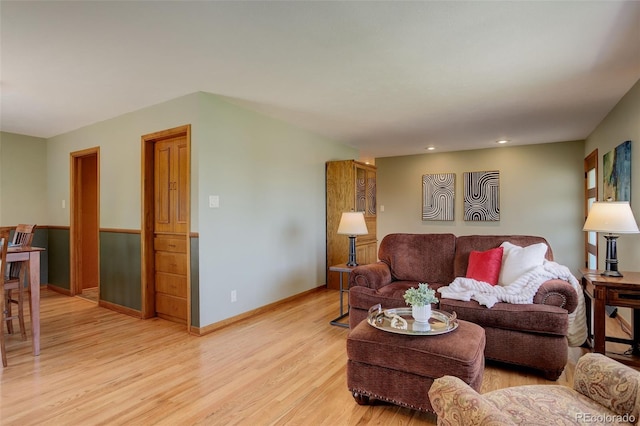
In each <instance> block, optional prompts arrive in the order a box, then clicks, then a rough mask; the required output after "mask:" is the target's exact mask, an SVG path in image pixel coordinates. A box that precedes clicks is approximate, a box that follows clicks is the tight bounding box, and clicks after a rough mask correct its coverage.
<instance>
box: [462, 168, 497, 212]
mask: <svg viewBox="0 0 640 426" xmlns="http://www.w3.org/2000/svg"><path fill="white" fill-rule="evenodd" d="M464 220H467V221H484V222H489V221H498V220H500V172H499V171H488V172H465V173H464Z"/></svg>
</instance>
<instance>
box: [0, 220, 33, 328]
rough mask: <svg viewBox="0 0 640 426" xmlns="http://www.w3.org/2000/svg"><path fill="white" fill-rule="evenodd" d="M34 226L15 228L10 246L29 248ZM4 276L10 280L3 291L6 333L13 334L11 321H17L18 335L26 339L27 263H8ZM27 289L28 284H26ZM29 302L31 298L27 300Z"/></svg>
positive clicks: (23, 225) (21, 225)
mask: <svg viewBox="0 0 640 426" xmlns="http://www.w3.org/2000/svg"><path fill="white" fill-rule="evenodd" d="M35 229H36V225H25V224H20V225H18V226H17V227H16V230H15V232H14V234H13V240H12V242H11V245H12V246H20V247H30V246H31V242H32V241H33V232H34V230H35ZM5 276H7V277H8V278H10V279H11V281H10V282H8V283H6V284H5V288H4V291H3V292H2V293H1V294H4V310H5V311H6V321H5V322H6V324H7V332H8V333H9V334H13V320H14V319H17V320H18V323H19V325H20V334H21V335H22V337H23V339H26V337H27V335H26V331H25V328H24V299H25V285H24V277H28V276H29V262H10V263H8V264H7V271H6V272H5ZM27 288H28V284H27ZM28 299H29V302H31V298H28ZM12 305H17V307H18V314H17V315H13V313H12ZM29 306H31V305H29Z"/></svg>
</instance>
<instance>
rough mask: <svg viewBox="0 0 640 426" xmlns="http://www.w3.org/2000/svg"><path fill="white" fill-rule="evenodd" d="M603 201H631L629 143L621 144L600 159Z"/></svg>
mask: <svg viewBox="0 0 640 426" xmlns="http://www.w3.org/2000/svg"><path fill="white" fill-rule="evenodd" d="M602 168H603V169H604V172H603V173H602V175H603V179H604V185H603V187H604V188H603V200H608V199H609V198H611V200H612V201H629V202H630V201H631V141H626V142H622V143H621V144H620V145H618V146H617V147H615V149H613V150H611V151H609V152H607V153H606V154H604V156H603V157H602Z"/></svg>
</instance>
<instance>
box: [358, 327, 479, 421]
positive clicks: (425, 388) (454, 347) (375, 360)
mask: <svg viewBox="0 0 640 426" xmlns="http://www.w3.org/2000/svg"><path fill="white" fill-rule="evenodd" d="M458 324H459V325H458V328H456V329H455V330H453V331H451V332H450V333H446V334H440V335H436V336H409V335H404V334H395V333H390V332H387V331H383V330H378V329H376V328H374V327H372V326H371V325H369V324H368V323H367V321H366V320H364V321H362V322H360V324H358V325H357V326H356V327H355V328H354V329H353V330H351V332H350V333H349V336H348V337H347V356H348V358H349V359H348V361H347V386H348V387H349V390H350V391H351V392H352V393H353V397H354V398H355V400H356V401H357V402H358V404H363V405H364V404H368V403H369V402H370V400H371V399H376V400H380V401H387V402H391V403H393V404H396V405H401V406H404V407H409V408H412V409H415V410H420V411H431V412H433V409H432V408H431V402H430V401H429V394H428V392H429V388H431V384H432V383H433V381H434V379H437V378H438V377H442V376H445V375H450V376H456V377H459V378H460V379H462V380H463V381H464V382H466V383H468V384H469V385H470V386H471V387H472V388H474V389H475V390H476V391H480V386H481V384H482V374H483V372H484V345H485V335H484V329H483V328H482V327H480V326H479V325H476V324H473V323H471V322H466V321H461V320H458Z"/></svg>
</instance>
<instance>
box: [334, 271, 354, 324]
mask: <svg viewBox="0 0 640 426" xmlns="http://www.w3.org/2000/svg"><path fill="white" fill-rule="evenodd" d="M353 268H355V266H347V264H346V263H342V264H340V265H333V266H330V267H329V271H333V272H338V273H339V274H340V315H339V316H338V317H336V318H334V319H332V320H331V321H330V324H331V325H336V326H338V327H346V328H349V324H346V323H344V322H341V321H340V320H342V319H343V318H345V317H347V316H348V315H349V284H348V278H347V288H344V282H343V280H342V276H343V274H347V277H348V276H349V274H350V273H351V271H353ZM345 293H346V294H347V310H346V311H345V309H344V301H343V295H344V294H345Z"/></svg>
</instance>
